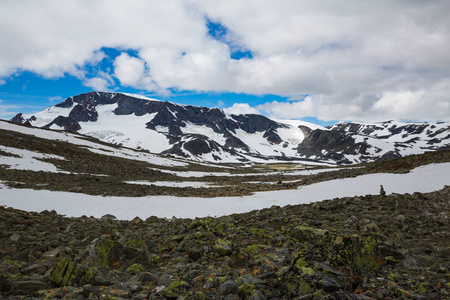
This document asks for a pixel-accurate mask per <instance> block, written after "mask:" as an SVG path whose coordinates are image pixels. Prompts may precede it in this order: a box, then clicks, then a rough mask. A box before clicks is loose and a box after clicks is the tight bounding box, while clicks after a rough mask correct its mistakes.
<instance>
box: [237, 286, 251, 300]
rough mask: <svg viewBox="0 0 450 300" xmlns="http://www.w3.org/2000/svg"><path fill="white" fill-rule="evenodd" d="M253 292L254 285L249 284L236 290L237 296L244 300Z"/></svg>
mask: <svg viewBox="0 0 450 300" xmlns="http://www.w3.org/2000/svg"><path fill="white" fill-rule="evenodd" d="M254 291H255V285H254V284H249V283H244V284H241V285H240V286H239V288H238V294H239V296H240V297H242V298H244V299H245V298H246V297H248V296H250V295H251V294H252V293H253V292H254Z"/></svg>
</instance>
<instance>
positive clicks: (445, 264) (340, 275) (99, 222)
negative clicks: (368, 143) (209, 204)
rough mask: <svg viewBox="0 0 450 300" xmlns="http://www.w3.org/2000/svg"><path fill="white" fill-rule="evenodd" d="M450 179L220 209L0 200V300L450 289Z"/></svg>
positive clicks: (409, 293)
mask: <svg viewBox="0 0 450 300" xmlns="http://www.w3.org/2000/svg"><path fill="white" fill-rule="evenodd" d="M449 228H450V187H449V186H447V187H445V188H444V189H443V190H441V191H437V192H433V193H428V194H420V193H414V194H412V195H409V194H405V195H400V194H392V195H389V196H386V195H384V193H383V191H382V190H380V195H378V196H365V197H354V198H342V199H333V200H329V201H324V202H321V203H314V204H311V205H299V206H288V207H284V208H280V207H271V208H269V209H264V210H261V211H253V212H250V213H246V214H235V215H231V216H227V217H221V218H203V219H193V220H192V219H175V218H173V219H171V220H167V219H160V218H157V217H154V216H149V217H148V218H147V219H145V220H141V219H139V218H136V219H134V220H132V221H119V220H116V219H115V217H114V216H112V215H105V216H104V217H102V218H101V219H95V218H92V217H89V216H83V217H80V218H67V217H64V216H61V215H57V214H56V212H54V211H43V212H40V213H34V212H24V211H19V210H14V209H11V208H4V207H0V291H1V292H0V298H2V299H41V298H42V299H43V298H46V299H386V300H388V299H448V298H449V297H450V283H449V279H450V269H449V267H450V265H449V263H450V231H449Z"/></svg>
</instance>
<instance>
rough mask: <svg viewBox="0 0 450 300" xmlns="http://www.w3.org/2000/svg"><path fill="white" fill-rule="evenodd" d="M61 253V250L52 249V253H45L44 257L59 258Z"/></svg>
mask: <svg viewBox="0 0 450 300" xmlns="http://www.w3.org/2000/svg"><path fill="white" fill-rule="evenodd" d="M60 253H61V249H60V248H56V249H52V250H50V251H47V252H45V253H44V254H43V255H42V256H43V257H45V258H57V257H58V256H59V254H60Z"/></svg>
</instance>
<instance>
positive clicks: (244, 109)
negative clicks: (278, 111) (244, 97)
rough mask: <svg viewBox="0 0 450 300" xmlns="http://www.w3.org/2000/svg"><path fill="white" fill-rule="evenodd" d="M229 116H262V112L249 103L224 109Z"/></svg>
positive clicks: (236, 104) (237, 104)
mask: <svg viewBox="0 0 450 300" xmlns="http://www.w3.org/2000/svg"><path fill="white" fill-rule="evenodd" d="M223 111H225V112H226V113H227V114H233V115H241V114H260V111H259V110H258V109H256V108H254V107H251V106H250V105H249V104H248V103H234V104H233V106H231V107H228V108H224V109H223Z"/></svg>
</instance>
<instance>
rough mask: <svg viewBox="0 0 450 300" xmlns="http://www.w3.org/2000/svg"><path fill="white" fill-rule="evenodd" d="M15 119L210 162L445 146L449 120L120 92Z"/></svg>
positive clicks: (338, 156) (330, 157)
mask: <svg viewBox="0 0 450 300" xmlns="http://www.w3.org/2000/svg"><path fill="white" fill-rule="evenodd" d="M11 121H12V122H14V123H17V124H28V125H32V126H37V127H43V128H51V129H60V130H68V131H73V132H79V133H81V134H86V135H89V136H93V137H96V138H98V139H100V140H102V141H105V142H109V143H114V144H118V145H123V146H127V147H131V148H135V149H146V150H148V151H150V152H152V153H161V154H164V155H169V156H175V157H181V158H187V159H191V160H200V161H208V162H222V163H223V162H235V163H236V162H249V161H250V162H268V161H271V162H273V161H281V162H283V161H284V162H289V161H297V162H301V161H316V162H327V163H332V164H353V163H361V162H370V161H376V160H380V159H392V158H398V157H402V156H407V155H411V154H422V153H424V152H426V151H431V150H438V149H446V148H449V147H450V144H449V139H450V123H449V122H440V123H399V122H393V121H388V122H382V123H376V124H362V123H338V124H335V125H333V126H331V127H329V128H324V127H322V126H318V125H315V124H312V123H307V122H302V121H288V120H271V119H269V118H267V117H265V116H262V115H257V114H247V115H229V114H226V113H225V112H224V111H223V110H220V109H218V108H208V107H199V106H192V105H180V104H176V103H172V102H168V101H166V102H163V101H158V100H156V99H150V98H146V97H143V96H140V95H130V94H123V93H104V92H91V93H86V94H81V95H77V96H73V97H69V98H67V99H66V100H64V101H63V102H61V103H58V104H56V105H54V106H51V107H49V108H47V109H45V110H44V111H41V112H38V113H36V114H33V115H23V114H18V115H16V116H15V117H14V118H12V119H11Z"/></svg>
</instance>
